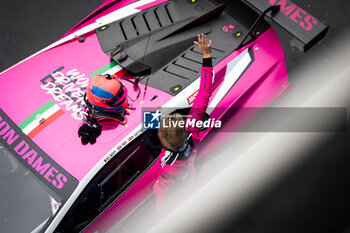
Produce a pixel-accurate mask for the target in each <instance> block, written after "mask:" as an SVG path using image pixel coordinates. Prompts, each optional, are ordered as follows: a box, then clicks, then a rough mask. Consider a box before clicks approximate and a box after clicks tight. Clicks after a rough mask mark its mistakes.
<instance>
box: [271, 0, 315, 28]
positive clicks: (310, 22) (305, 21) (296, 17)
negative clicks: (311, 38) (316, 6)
mask: <svg viewBox="0 0 350 233" xmlns="http://www.w3.org/2000/svg"><path fill="white" fill-rule="evenodd" d="M269 2H270V5H272V6H273V5H279V6H280V7H281V8H280V11H281V12H282V13H284V14H285V15H286V16H289V18H290V19H291V20H292V21H293V22H295V23H297V24H298V25H299V26H300V27H302V28H303V29H305V30H306V31H311V30H312V29H313V28H314V26H315V25H316V24H317V23H318V21H317V19H316V18H315V17H313V16H312V15H310V14H308V13H307V12H306V11H304V10H303V9H301V8H300V7H298V6H297V5H295V4H291V5H287V0H269Z"/></svg>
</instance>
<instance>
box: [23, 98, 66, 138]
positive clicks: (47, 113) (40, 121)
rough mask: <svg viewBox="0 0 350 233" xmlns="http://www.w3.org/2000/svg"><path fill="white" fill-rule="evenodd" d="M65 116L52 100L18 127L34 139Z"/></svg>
mask: <svg viewBox="0 0 350 233" xmlns="http://www.w3.org/2000/svg"><path fill="white" fill-rule="evenodd" d="M63 114H64V111H63V110H62V109H61V108H60V107H59V106H58V105H57V104H56V103H55V102H54V101H52V100H51V101H50V102H48V103H47V104H45V105H44V106H42V107H41V108H40V109H39V110H37V111H36V112H34V113H33V114H32V115H30V116H29V117H28V118H27V119H25V120H24V121H23V122H22V123H21V124H20V125H19V126H18V127H19V128H20V129H21V130H22V131H23V133H25V134H27V136H28V137H29V138H33V137H34V136H36V135H37V134H38V133H39V132H41V131H42V130H43V129H44V128H46V127H47V126H48V125H49V124H50V123H52V122H53V121H54V120H56V119H57V118H58V117H60V116H62V115H63Z"/></svg>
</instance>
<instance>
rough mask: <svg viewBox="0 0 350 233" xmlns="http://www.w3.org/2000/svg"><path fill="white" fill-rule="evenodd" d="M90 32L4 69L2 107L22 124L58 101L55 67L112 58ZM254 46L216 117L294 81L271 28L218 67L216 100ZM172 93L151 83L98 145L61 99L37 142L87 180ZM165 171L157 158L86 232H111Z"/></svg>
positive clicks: (255, 103)
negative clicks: (47, 85)
mask: <svg viewBox="0 0 350 233" xmlns="http://www.w3.org/2000/svg"><path fill="white" fill-rule="evenodd" d="M113 2H115V1H111V0H108V1H105V2H104V3H103V4H102V5H101V6H100V7H99V8H98V9H97V10H96V11H98V10H99V9H101V8H103V7H104V6H106V5H108V4H112V3H113ZM132 2H135V1H134V0H124V1H120V2H119V3H116V4H114V5H113V6H112V7H110V8H108V9H107V10H105V11H103V12H102V13H100V14H98V15H97V16H94V17H92V18H89V17H87V18H86V19H87V20H86V21H85V20H83V21H82V22H83V23H82V24H81V25H79V26H78V27H75V28H73V29H72V30H71V31H69V32H68V33H67V34H66V35H69V34H74V32H76V31H77V30H78V29H80V28H82V27H84V26H86V25H89V24H90V23H92V22H94V21H95V20H96V19H97V18H99V17H102V16H104V15H106V14H108V13H110V12H113V11H114V10H116V9H119V8H121V7H123V6H125V5H127V4H130V3H132ZM163 2H165V0H160V1H156V2H154V3H150V4H148V5H145V6H143V7H140V8H139V9H140V10H144V9H147V8H149V7H152V6H154V5H156V4H160V3H163ZM92 14H93V13H92ZM92 14H91V15H92ZM84 37H85V38H86V39H85V42H84V43H80V42H78V41H77V40H71V41H68V42H66V43H64V44H62V45H59V46H57V47H55V48H54V49H50V50H48V51H45V52H43V53H41V54H39V55H37V56H34V57H33V58H31V59H29V60H27V61H25V62H23V63H21V64H19V65H17V66H15V67H14V68H12V69H10V70H8V71H6V72H5V73H3V74H1V76H0V102H1V105H0V107H1V109H2V110H3V111H4V112H5V113H6V114H7V115H8V116H9V117H10V118H11V119H12V120H13V121H14V122H15V123H16V124H17V125H19V124H20V123H21V122H23V120H25V119H26V118H27V117H28V116H30V115H31V114H32V113H33V112H34V111H36V110H37V109H39V108H40V107H41V106H43V105H45V104H46V103H47V102H49V101H50V100H53V97H52V95H51V94H47V93H46V92H47V91H45V90H43V89H42V88H41V87H40V86H41V84H42V83H41V82H40V80H41V79H43V78H44V77H46V76H47V75H49V74H52V72H53V71H54V70H57V69H58V68H60V67H61V66H64V67H65V69H64V70H63V71H61V72H63V73H64V72H67V71H70V70H72V69H78V71H79V72H80V74H85V75H86V77H89V75H90V74H92V73H94V72H95V71H97V70H98V69H100V68H101V67H103V66H105V65H106V64H109V63H110V58H109V57H108V56H107V55H106V54H105V53H104V52H103V51H102V50H101V48H100V44H99V42H98V39H97V36H96V34H95V33H94V32H91V33H88V34H86V35H84ZM248 47H253V52H254V56H255V61H254V63H253V64H252V65H251V66H250V67H249V69H248V70H247V71H246V72H245V73H244V75H243V76H242V77H241V78H240V80H239V81H238V82H237V83H236V84H235V86H234V87H233V88H232V89H231V91H230V92H229V93H228V94H227V95H226V96H225V97H224V99H223V100H222V101H221V102H220V103H219V105H218V106H217V109H216V110H214V112H213V113H212V114H211V117H212V118H215V119H220V118H221V117H222V116H223V115H224V113H225V112H226V111H227V110H228V109H229V108H230V107H231V106H233V105H234V104H237V103H239V105H238V106H239V107H263V106H266V105H268V104H269V103H270V102H271V101H272V100H274V99H275V98H276V97H277V96H279V95H280V94H281V93H282V92H283V91H285V89H286V88H287V86H288V80H287V71H286V65H285V60H284V53H283V49H282V47H281V44H280V42H279V39H278V37H277V35H276V33H275V32H274V30H273V29H272V28H270V29H269V30H267V31H266V32H265V33H264V34H262V35H261V36H260V37H259V38H258V39H257V40H256V41H254V42H252V43H251V44H249V45H247V46H245V47H244V48H242V49H241V50H239V51H235V52H234V53H232V54H231V55H229V56H228V57H226V58H225V59H224V60H223V61H221V62H220V63H219V64H217V65H216V66H215V67H214V71H215V74H216V76H215V83H214V86H216V89H215V90H214V91H213V94H212V97H211V99H213V97H214V96H215V94H216V93H217V91H218V89H219V87H220V85H221V82H222V80H223V79H224V78H225V75H226V66H227V63H228V62H230V61H232V60H233V59H234V58H235V57H236V56H237V55H239V54H240V53H241V52H242V51H244V50H245V49H246V48H248ZM256 48H258V49H256ZM125 85H126V86H127V87H128V89H129V90H131V91H130V95H133V94H134V93H133V91H132V90H133V88H132V87H131V86H129V84H128V83H125ZM140 87H141V90H142V93H141V99H142V97H143V94H144V93H143V89H144V86H143V85H142V84H140ZM135 93H136V91H135ZM155 94H156V95H158V98H156V99H155V100H154V101H152V102H151V101H150V99H151V98H152V97H153V96H154V95H155ZM171 98H173V96H171V95H169V94H167V93H165V92H162V91H159V90H157V89H154V88H151V87H148V90H147V94H146V98H145V102H144V103H142V104H141V103H140V101H141V99H139V100H138V101H137V102H135V103H134V107H135V110H133V111H132V112H131V113H130V115H129V116H128V123H127V126H118V127H117V128H116V129H113V130H108V131H104V132H103V133H102V135H101V136H100V137H99V138H98V142H97V143H96V144H95V145H92V146H91V145H86V146H83V145H82V144H81V142H80V138H79V137H78V134H77V132H78V128H79V127H80V125H81V121H78V120H76V119H74V118H73V117H72V116H71V114H72V112H71V111H69V110H67V109H66V106H64V105H60V103H61V102H59V101H55V102H56V103H57V104H58V105H59V106H61V108H62V109H63V110H64V111H65V114H64V115H62V116H61V117H59V118H58V119H57V120H56V121H55V122H53V123H52V124H50V125H49V126H48V127H47V128H45V130H43V131H42V132H41V133H39V134H38V135H37V136H35V137H34V138H33V141H34V142H35V143H36V144H37V145H38V146H39V147H41V149H42V150H43V151H45V152H46V153H47V154H48V155H49V156H50V157H51V158H52V159H53V160H55V161H56V162H57V163H58V164H59V165H60V166H61V167H63V168H64V169H65V170H66V171H68V172H69V173H70V174H71V175H72V176H74V177H75V178H76V179H77V180H79V181H81V180H82V179H83V178H84V177H85V176H86V175H87V174H88V172H89V171H90V170H91V169H92V168H93V167H94V166H95V165H96V164H97V162H98V161H100V160H101V159H103V158H104V157H105V155H106V154H107V153H108V152H109V151H110V150H111V149H112V148H113V147H114V146H115V145H117V144H118V143H119V142H120V141H121V140H123V139H124V138H125V137H126V136H127V135H128V134H129V133H130V132H131V131H132V130H133V129H135V128H136V127H137V126H139V125H140V124H141V123H142V107H143V106H145V107H146V106H147V107H149V106H154V107H156V106H162V105H164V104H165V103H166V102H167V101H169V100H170V99H171ZM238 106H236V107H238ZM226 118H227V117H226ZM233 119H235V120H233ZM231 122H232V123H233V124H237V122H240V123H241V122H244V120H242V119H236V116H235V117H234V118H232V119H231V120H230V123H231ZM207 134H211V133H210V131H209V130H208V131H204V132H201V134H200V137H201V140H202V139H203V138H204V137H205V136H206V135H207ZM221 139H222V138H221V137H220V134H219V133H214V134H212V136H211V141H210V142H209V143H208V144H206V145H205V146H203V149H202V151H201V153H200V154H199V155H198V158H199V159H200V158H202V157H203V155H205V154H206V153H207V152H210V151H213V150H215V147H217V146H218V143H219V141H220V140H221ZM159 172H160V167H159V166H158V163H155V164H154V165H153V166H152V167H151V168H150V169H149V170H148V171H147V172H146V173H145V174H144V175H143V176H142V177H141V178H140V179H139V180H138V181H137V182H136V183H135V184H134V185H133V186H132V187H131V188H130V189H129V190H127V191H126V193H125V194H124V195H123V196H122V197H121V198H120V199H119V200H118V201H116V202H115V204H113V206H111V207H110V208H109V209H108V210H107V211H106V212H105V213H104V214H103V215H102V216H101V217H100V218H99V219H98V220H96V221H95V222H94V223H93V224H92V225H91V226H90V227H89V228H88V229H87V230H86V232H94V231H96V230H98V231H99V232H106V231H107V230H108V229H110V228H111V227H112V226H113V225H114V224H116V223H117V222H118V221H119V220H120V219H121V218H123V217H124V216H125V215H126V214H127V213H129V212H130V211H131V210H132V209H133V208H134V207H135V206H136V205H137V204H138V203H140V202H141V201H142V200H143V199H145V198H146V197H147V196H148V195H150V194H151V189H150V186H151V184H152V183H153V182H154V181H155V180H156V179H157V177H158V174H159Z"/></svg>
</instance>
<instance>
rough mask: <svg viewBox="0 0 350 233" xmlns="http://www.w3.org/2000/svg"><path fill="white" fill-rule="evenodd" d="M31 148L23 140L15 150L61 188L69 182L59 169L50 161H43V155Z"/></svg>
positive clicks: (54, 184)
mask: <svg viewBox="0 0 350 233" xmlns="http://www.w3.org/2000/svg"><path fill="white" fill-rule="evenodd" d="M29 149H30V147H29V145H28V144H27V142H25V141H24V140H22V141H21V142H20V143H19V144H18V145H17V146H16V147H15V149H14V150H15V151H16V152H17V154H19V155H20V156H22V159H24V160H27V163H28V164H29V165H31V166H32V167H33V168H34V169H35V171H37V172H38V173H39V174H40V175H42V176H43V177H44V178H45V179H46V180H47V181H49V182H50V183H52V185H53V186H55V187H56V188H58V189H61V188H62V187H63V185H64V184H65V183H66V182H67V178H66V177H65V176H64V175H62V174H60V173H58V170H57V169H56V168H54V167H52V166H51V164H50V163H45V162H43V161H44V159H43V157H41V156H38V153H37V152H36V151H35V150H33V149H31V150H29ZM55 178H56V179H55Z"/></svg>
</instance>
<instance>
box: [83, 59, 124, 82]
mask: <svg viewBox="0 0 350 233" xmlns="http://www.w3.org/2000/svg"><path fill="white" fill-rule="evenodd" d="M126 73H127V72H126V71H125V70H124V69H123V68H122V67H121V66H119V65H118V64H117V63H116V62H114V61H113V62H111V63H109V64H108V65H106V66H104V67H102V68H101V69H99V70H98V71H96V72H94V73H92V74H91V75H90V77H91V78H93V77H94V76H95V75H96V74H102V75H104V74H110V75H113V74H115V75H116V76H117V77H121V76H123V75H125V74H126Z"/></svg>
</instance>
